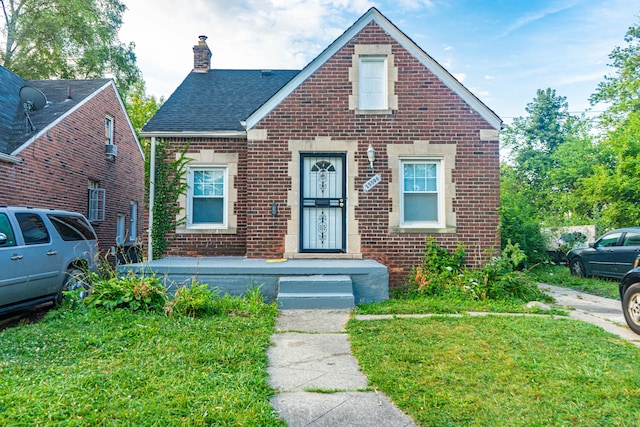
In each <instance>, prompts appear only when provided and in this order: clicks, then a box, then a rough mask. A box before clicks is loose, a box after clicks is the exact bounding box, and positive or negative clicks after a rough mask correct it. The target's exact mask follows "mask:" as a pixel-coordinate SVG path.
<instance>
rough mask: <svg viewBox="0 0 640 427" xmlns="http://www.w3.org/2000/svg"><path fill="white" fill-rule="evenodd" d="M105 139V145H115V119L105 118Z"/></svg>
mask: <svg viewBox="0 0 640 427" xmlns="http://www.w3.org/2000/svg"><path fill="white" fill-rule="evenodd" d="M104 137H105V144H107V145H113V117H110V116H106V117H105V118H104Z"/></svg>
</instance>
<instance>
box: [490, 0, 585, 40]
mask: <svg viewBox="0 0 640 427" xmlns="http://www.w3.org/2000/svg"><path fill="white" fill-rule="evenodd" d="M579 3H580V0H577V1H576V0H570V1H562V2H555V3H554V4H552V5H550V6H547V7H546V8H544V9H542V10H537V11H533V12H530V13H527V14H525V15H523V16H521V17H520V18H519V19H517V20H516V21H515V22H514V23H512V24H511V25H509V26H508V27H507V29H506V30H505V31H504V32H503V33H502V34H501V35H500V36H499V37H506V36H508V35H509V34H511V33H512V32H514V31H516V30H518V29H520V28H521V27H524V26H527V25H529V24H531V23H532V22H536V21H539V20H541V19H544V18H546V17H547V16H549V15H554V14H556V13H559V12H562V11H565V10H567V9H571V8H572V7H574V6H575V5H576V4H579Z"/></svg>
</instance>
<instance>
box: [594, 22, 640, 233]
mask: <svg viewBox="0 0 640 427" xmlns="http://www.w3.org/2000/svg"><path fill="white" fill-rule="evenodd" d="M624 40H625V42H626V43H627V46H625V47H619V46H618V47H616V48H614V49H613V51H612V52H611V54H610V55H609V58H610V59H612V61H613V63H612V64H610V66H611V67H613V68H615V71H614V75H613V77H605V80H604V81H603V82H601V83H600V84H599V85H598V88H597V90H596V92H595V93H594V94H593V95H592V96H591V102H592V103H596V102H606V103H608V104H609V107H608V109H607V111H606V112H605V113H604V114H603V115H602V118H603V123H604V124H605V126H606V127H607V133H606V135H605V137H604V138H603V139H602V141H601V142H600V147H601V148H600V149H601V151H602V153H605V154H606V156H603V160H604V161H602V162H600V163H599V164H597V166H596V167H595V169H594V173H593V174H592V175H591V176H590V177H589V178H588V179H585V180H584V182H583V183H582V184H583V189H582V192H583V197H584V199H585V200H586V201H587V203H590V204H591V205H593V206H594V207H595V209H597V210H598V211H599V212H600V213H601V215H602V221H603V223H604V225H605V226H607V227H611V228H615V227H622V226H629V225H638V224H640V209H639V208H640V206H639V205H638V204H639V203H640V25H636V26H635V27H631V28H629V30H628V31H627V33H626V35H625V38H624Z"/></svg>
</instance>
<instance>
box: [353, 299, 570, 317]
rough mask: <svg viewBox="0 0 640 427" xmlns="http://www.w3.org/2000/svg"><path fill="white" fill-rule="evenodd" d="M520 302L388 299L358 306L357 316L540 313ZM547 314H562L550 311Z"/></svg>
mask: <svg viewBox="0 0 640 427" xmlns="http://www.w3.org/2000/svg"><path fill="white" fill-rule="evenodd" d="M525 304H526V303H525V302H524V301H521V300H488V299H487V300H472V299H470V298H462V297H459V296H455V295H442V296H424V297H414V298H410V299H390V300H387V301H382V302H378V303H371V304H362V305H359V306H358V310H357V314H425V313H435V314H453V313H466V312H471V311H483V312H495V313H540V311H539V310H537V309H527V308H525V307H524V306H525ZM545 313H548V314H562V312H561V311H552V312H551V313H549V312H545Z"/></svg>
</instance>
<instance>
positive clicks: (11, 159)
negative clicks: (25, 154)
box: [0, 153, 24, 164]
mask: <svg viewBox="0 0 640 427" xmlns="http://www.w3.org/2000/svg"><path fill="white" fill-rule="evenodd" d="M0 161H1V162H7V163H13V164H18V163H22V162H23V161H24V160H23V159H22V158H20V157H16V156H12V155H10V154H3V153H0Z"/></svg>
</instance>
